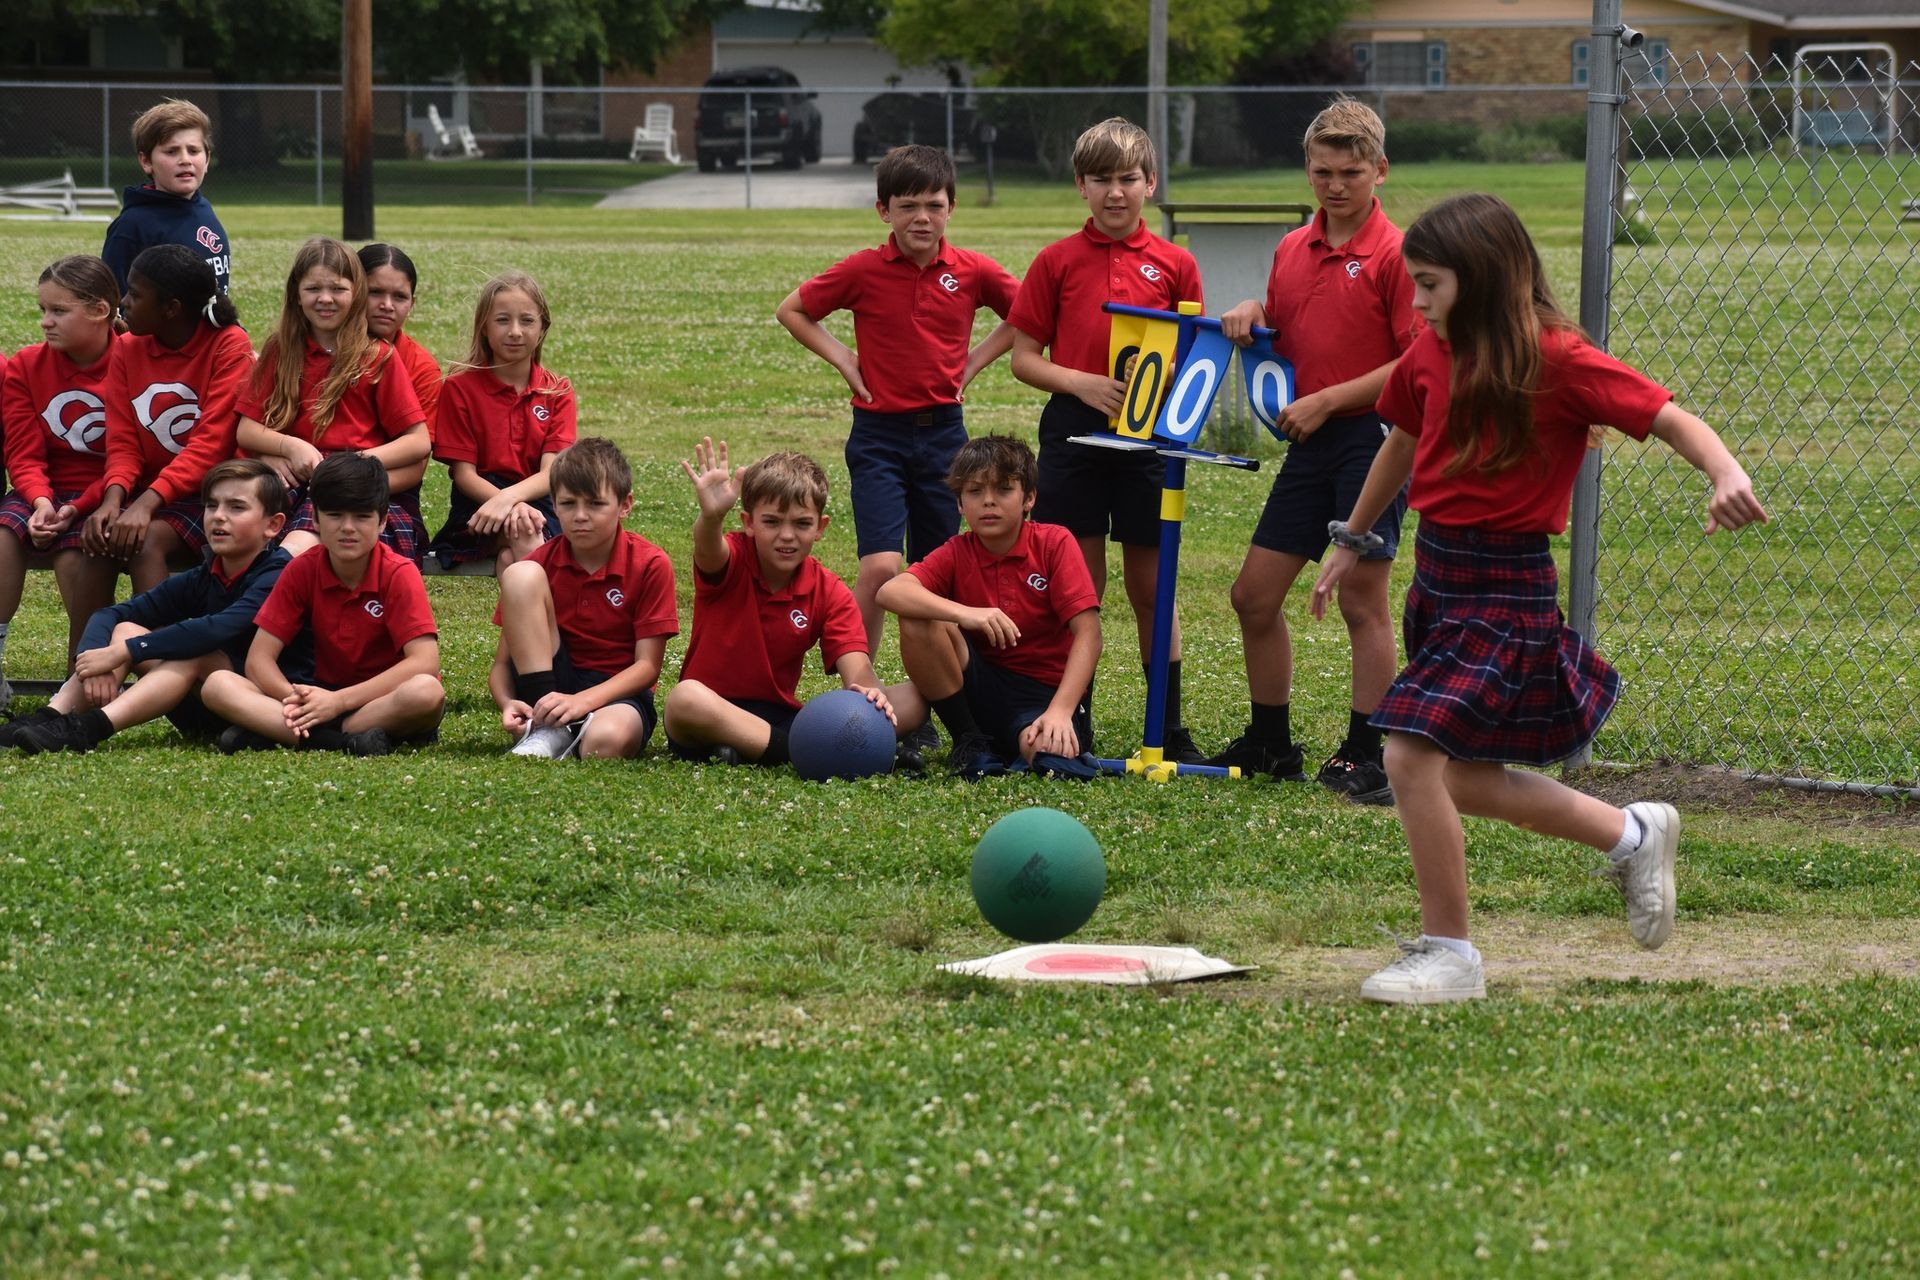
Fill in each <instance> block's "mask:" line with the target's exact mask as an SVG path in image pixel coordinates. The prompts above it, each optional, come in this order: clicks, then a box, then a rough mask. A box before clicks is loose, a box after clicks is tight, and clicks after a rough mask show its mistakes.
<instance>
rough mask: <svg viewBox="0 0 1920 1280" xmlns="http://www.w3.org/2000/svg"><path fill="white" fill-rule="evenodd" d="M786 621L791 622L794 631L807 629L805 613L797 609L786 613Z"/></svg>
mask: <svg viewBox="0 0 1920 1280" xmlns="http://www.w3.org/2000/svg"><path fill="white" fill-rule="evenodd" d="M787 621H788V622H791V623H792V624H793V629H794V630H795V631H805V630H806V629H807V615H806V614H804V613H802V612H800V610H798V609H795V610H794V611H793V612H791V613H789V614H788V615H787Z"/></svg>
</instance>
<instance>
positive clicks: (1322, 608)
mask: <svg viewBox="0 0 1920 1280" xmlns="http://www.w3.org/2000/svg"><path fill="white" fill-rule="evenodd" d="M1419 443H1420V442H1419V441H1418V440H1416V439H1415V438H1414V437H1413V436H1411V435H1408V434H1407V433H1406V432H1404V431H1402V430H1401V429H1400V428H1398V427H1395V428H1394V429H1393V430H1392V431H1390V432H1388V433H1387V438H1386V439H1385V440H1383V441H1381V442H1380V452H1378V453H1376V454H1374V455H1373V466H1372V467H1370V468H1368V470H1367V482H1366V483H1365V484H1363V485H1361V486H1360V496H1359V497H1358V498H1355V499H1354V502H1353V511H1352V512H1351V513H1350V514H1349V515H1348V516H1347V521H1346V523H1347V528H1348V529H1350V530H1352V531H1353V532H1355V533H1365V532H1366V531H1367V530H1369V529H1371V528H1373V522H1374V521H1376V520H1378V519H1379V518H1380V513H1381V512H1382V511H1385V510H1386V509H1387V504H1388V503H1389V502H1392V501H1393V495H1394V494H1396V493H1399V492H1400V489H1401V486H1403V485H1405V484H1406V483H1407V477H1408V476H1410V475H1412V474H1413V450H1414V446H1415V445H1417V444H1419ZM1359 562H1360V553H1359V552H1357V551H1349V550H1348V549H1347V548H1345V547H1340V546H1333V547H1328V548H1327V557H1326V559H1324V560H1322V561H1321V562H1320V578H1319V580H1318V581H1317V582H1315V583H1314V584H1313V598H1312V599H1311V600H1309V601H1308V602H1307V611H1308V612H1309V613H1311V614H1312V615H1313V616H1314V617H1315V618H1324V617H1326V616H1327V601H1329V600H1331V599H1332V598H1333V589H1334V587H1335V586H1337V585H1338V584H1339V582H1340V579H1342V578H1344V577H1346V576H1347V574H1348V572H1349V571H1351V570H1352V568H1353V566H1354V565H1356V564H1358V563H1359Z"/></svg>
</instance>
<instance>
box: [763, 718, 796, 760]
mask: <svg viewBox="0 0 1920 1280" xmlns="http://www.w3.org/2000/svg"><path fill="white" fill-rule="evenodd" d="M791 758H792V757H790V756H789V755H788V754H787V731H786V730H785V729H782V728H781V727H780V726H779V725H777V724H776V725H768V726H767V749H766V750H765V751H762V752H761V753H760V763H761V764H763V765H766V766H767V767H768V768H772V767H773V766H775V765H781V764H785V763H787V761H788V760H790V759H791Z"/></svg>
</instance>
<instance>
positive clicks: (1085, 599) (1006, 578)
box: [907, 521, 1100, 687]
mask: <svg viewBox="0 0 1920 1280" xmlns="http://www.w3.org/2000/svg"><path fill="white" fill-rule="evenodd" d="M907 572H908V573H910V574H912V575H913V576H914V577H916V578H918V579H920V585H921V586H923V587H925V588H926V589H927V590H929V591H931V592H933V594H935V595H937V596H940V597H941V598H942V599H946V600H952V601H954V602H955V603H957V604H963V605H966V606H967V607H968V608H970V609H998V610H1000V612H1002V613H1004V614H1006V615H1007V617H1009V618H1011V619H1012V620H1013V625H1014V626H1016V627H1018V628H1019V629H1020V639H1019V640H1017V641H1015V642H1014V643H1013V644H1012V645H1011V646H1009V647H1007V648H1004V649H994V648H991V647H989V646H987V645H984V644H983V645H978V646H976V648H975V650H974V652H975V653H976V654H978V655H979V656H980V657H981V658H983V659H985V660H986V661H988V662H991V663H994V664H995V665H997V666H1002V667H1005V668H1006V669H1007V670H1009V671H1018V672H1019V673H1020V674H1021V675H1023V676H1031V677H1033V678H1034V679H1035V680H1038V681H1040V682H1041V683H1043V684H1048V685H1053V686H1055V687H1058V686H1059V684H1060V681H1061V679H1062V678H1063V677H1065V675H1066V673H1067V654H1068V653H1069V652H1070V651H1071V650H1072V649H1073V633H1072V632H1071V631H1069V630H1068V629H1067V623H1068V622H1070V621H1072V620H1073V619H1074V618H1075V617H1077V616H1079V615H1080V614H1082V613H1084V612H1086V611H1087V610H1088V609H1097V608H1099V607H1100V597H1099V595H1098V594H1097V593H1096V592H1095V591H1094V589H1093V577H1092V575H1091V574H1089V573H1088V572H1087V561H1086V557H1085V556H1083V555H1081V554H1080V544H1079V542H1077V541H1076V540H1075V539H1074V536H1073V534H1072V532H1071V531H1070V530H1068V529H1066V528H1065V527H1064V526H1061V525H1057V524H1034V523H1032V522H1031V521H1029V522H1028V523H1026V524H1024V525H1022V526H1021V528H1020V536H1019V537H1017V538H1015V539H1014V543H1013V546H1011V547H1010V548H1008V549H1007V552H1006V554H1005V555H998V556H997V555H995V554H993V552H991V551H989V550H988V549H987V546H986V544H985V543H984V542H982V541H980V535H978V534H976V533H974V532H972V531H971V530H969V531H968V532H966V533H960V534H955V535H954V536H953V537H951V538H949V539H947V540H946V541H945V542H943V543H941V544H940V545H939V546H938V547H935V548H934V549H933V553H932V554H931V555H929V556H928V557H927V558H926V559H925V560H921V561H919V562H918V563H915V564H912V565H909V566H907Z"/></svg>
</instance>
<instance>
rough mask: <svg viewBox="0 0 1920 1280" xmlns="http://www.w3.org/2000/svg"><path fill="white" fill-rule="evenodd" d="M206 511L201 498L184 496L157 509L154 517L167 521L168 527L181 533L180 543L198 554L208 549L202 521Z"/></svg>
mask: <svg viewBox="0 0 1920 1280" xmlns="http://www.w3.org/2000/svg"><path fill="white" fill-rule="evenodd" d="M206 511H207V509H206V508H205V507H204V506H202V505H201V503H200V499H198V498H182V499H181V500H180V501H178V502H169V503H168V504H167V505H166V506H164V507H161V508H160V509H159V510H157V511H155V512H154V513H153V518H154V519H155V520H162V521H165V522H166V525H167V527H168V528H170V529H172V530H173V531H174V532H175V533H177V534H179V535H180V545H181V546H183V547H185V548H186V549H187V550H189V551H191V552H193V554H194V555H196V556H197V555H199V554H200V553H201V552H203V551H205V550H206V549H207V531H206V529H205V527H204V526H203V525H202V523H201V522H202V521H203V520H205V519H206Z"/></svg>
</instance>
